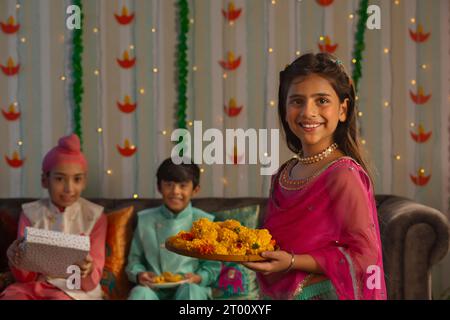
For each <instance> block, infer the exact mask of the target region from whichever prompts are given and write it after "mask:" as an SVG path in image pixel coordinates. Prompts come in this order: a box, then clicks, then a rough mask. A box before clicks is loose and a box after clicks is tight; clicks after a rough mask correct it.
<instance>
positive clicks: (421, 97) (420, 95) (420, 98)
mask: <svg viewBox="0 0 450 320" xmlns="http://www.w3.org/2000/svg"><path fill="white" fill-rule="evenodd" d="M409 95H410V97H411V99H412V101H414V103H415V104H425V103H427V102H428V100H430V98H431V94H429V95H425V94H424V91H423V88H422V87H421V86H419V87H418V88H417V94H414V93H413V92H412V91H411V90H410V91H409Z"/></svg>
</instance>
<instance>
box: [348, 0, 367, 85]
mask: <svg viewBox="0 0 450 320" xmlns="http://www.w3.org/2000/svg"><path fill="white" fill-rule="evenodd" d="M368 6H369V0H361V1H360V3H359V10H358V16H359V20H358V25H357V29H356V34H355V46H354V49H353V59H355V60H356V61H355V63H354V67H353V75H352V77H353V82H354V85H355V90H356V92H358V82H359V79H360V78H361V76H362V71H361V69H362V67H361V62H362V54H363V51H364V49H365V47H366V45H365V43H364V32H365V31H366V22H367V18H368V16H369V15H368V14H367V8H368Z"/></svg>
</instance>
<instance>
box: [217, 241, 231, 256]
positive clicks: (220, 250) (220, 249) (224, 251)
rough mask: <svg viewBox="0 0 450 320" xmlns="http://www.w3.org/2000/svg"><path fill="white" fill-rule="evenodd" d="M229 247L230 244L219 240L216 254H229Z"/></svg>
mask: <svg viewBox="0 0 450 320" xmlns="http://www.w3.org/2000/svg"><path fill="white" fill-rule="evenodd" d="M228 248H229V247H228V246H226V245H224V244H223V243H221V242H219V243H217V244H216V246H215V251H214V253H215V254H224V255H226V254H229V252H228Z"/></svg>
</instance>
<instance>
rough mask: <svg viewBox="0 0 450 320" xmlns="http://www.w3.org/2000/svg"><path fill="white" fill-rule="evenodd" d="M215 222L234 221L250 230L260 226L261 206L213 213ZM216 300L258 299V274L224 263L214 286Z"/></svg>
mask: <svg viewBox="0 0 450 320" xmlns="http://www.w3.org/2000/svg"><path fill="white" fill-rule="evenodd" d="M212 214H213V215H214V216H215V221H225V220H227V219H234V220H237V221H239V222H240V223H241V224H242V225H244V226H246V227H248V228H256V227H257V226H258V218H259V205H251V206H244V207H240V208H234V209H229V210H222V211H216V212H212ZM212 289H213V290H212V292H213V298H214V299H246V300H250V299H257V298H258V285H257V282H256V274H255V272H254V271H251V270H249V269H247V268H246V267H244V266H243V265H242V264H239V263H235V262H222V269H221V271H220V275H219V277H218V279H217V280H216V281H215V282H214V284H213V285H212Z"/></svg>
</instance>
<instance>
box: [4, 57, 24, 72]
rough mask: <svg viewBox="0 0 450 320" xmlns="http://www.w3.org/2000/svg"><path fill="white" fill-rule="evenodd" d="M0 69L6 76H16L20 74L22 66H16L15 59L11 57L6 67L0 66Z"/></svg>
mask: <svg viewBox="0 0 450 320" xmlns="http://www.w3.org/2000/svg"><path fill="white" fill-rule="evenodd" d="M0 68H1V69H2V71H3V73H4V74H5V75H6V76H14V75H16V74H17V73H18V72H19V69H20V64H16V63H15V62H14V59H13V58H11V57H9V58H8V62H7V63H6V66H4V65H2V64H0Z"/></svg>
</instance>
